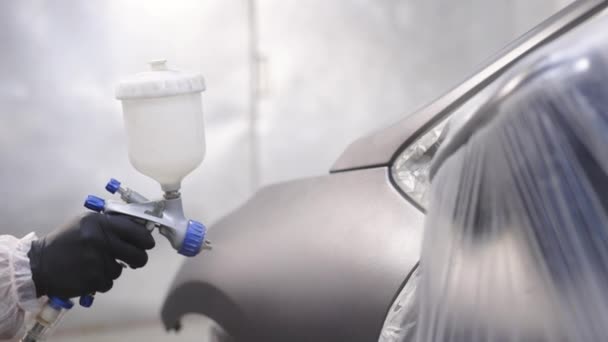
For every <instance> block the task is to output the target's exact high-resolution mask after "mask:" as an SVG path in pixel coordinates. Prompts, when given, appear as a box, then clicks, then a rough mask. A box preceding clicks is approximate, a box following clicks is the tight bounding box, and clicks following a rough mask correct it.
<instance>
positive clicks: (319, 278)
mask: <svg viewBox="0 0 608 342" xmlns="http://www.w3.org/2000/svg"><path fill="white" fill-rule="evenodd" d="M387 172H388V170H387V168H377V169H368V170H361V171H353V172H345V173H340V174H333V175H328V176H323V177H317V178H310V179H303V180H298V181H293V182H288V183H283V184H279V185H275V186H270V187H267V188H264V189H263V190H261V191H260V192H258V193H257V195H256V196H255V197H254V198H253V199H252V200H251V201H249V202H248V203H247V204H245V205H244V206H243V207H242V208H241V209H239V210H237V211H235V212H234V213H233V214H231V215H230V216H228V217H226V218H225V219H223V220H222V221H221V222H220V223H219V224H217V225H215V226H214V227H213V228H212V229H210V232H209V239H210V240H211V241H213V250H211V251H208V252H206V253H202V254H201V255H200V256H199V257H197V258H195V259H190V260H188V261H186V262H185V263H184V265H183V266H182V269H181V271H180V272H179V273H178V276H177V277H176V280H175V282H174V284H173V287H172V289H171V291H170V292H169V296H168V298H167V300H166V302H165V304H164V307H163V310H162V319H163V321H164V323H165V325H166V326H167V327H168V328H172V327H175V326H176V324H177V323H178V321H179V320H180V318H181V317H182V316H183V315H184V314H187V313H201V314H204V315H207V316H209V317H210V318H212V319H213V320H215V321H217V322H218V323H219V324H220V325H222V326H223V327H224V328H225V329H226V330H227V331H228V333H230V334H232V335H233V336H234V337H235V339H236V340H237V341H252V340H255V341H262V340H263V341H353V342H354V341H372V340H376V339H377V338H378V335H379V333H380V329H381V327H382V324H383V321H384V318H385V315H386V312H387V310H388V308H389V306H390V304H391V301H392V300H393V298H394V295H395V293H396V292H397V291H398V289H399V286H400V285H401V283H402V282H403V280H404V279H405V277H406V276H407V275H408V273H409V272H410V271H411V270H412V268H413V267H414V265H415V264H416V262H417V261H418V256H419V253H420V244H421V238H422V226H423V219H424V217H423V214H422V213H421V212H419V211H418V210H417V209H415V208H414V207H413V206H412V205H410V204H409V203H408V202H407V201H406V200H404V199H403V198H402V197H401V196H400V195H399V194H398V193H397V191H395V189H394V188H393V186H392V185H391V184H390V182H389V180H388V175H387Z"/></svg>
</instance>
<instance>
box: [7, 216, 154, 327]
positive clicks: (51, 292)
mask: <svg viewBox="0 0 608 342" xmlns="http://www.w3.org/2000/svg"><path fill="white" fill-rule="evenodd" d="M152 247H154V239H153V238H152V235H151V234H150V233H149V232H148V230H147V229H146V228H145V227H144V226H143V225H141V224H138V223H135V222H134V221H132V220H131V219H129V218H128V217H125V216H117V215H106V214H89V215H86V216H84V217H82V218H79V219H77V220H75V221H73V222H71V223H70V224H68V225H66V226H64V227H62V228H60V229H58V230H56V231H54V232H52V233H50V234H49V235H47V236H45V237H43V238H40V239H37V238H36V237H35V235H34V234H30V235H28V236H26V237H25V238H23V239H21V240H19V239H16V238H14V237H12V236H8V235H4V236H0V338H10V337H12V336H14V334H15V333H17V332H18V330H19V328H20V327H21V325H22V324H23V316H24V311H33V310H35V309H36V308H37V306H38V298H39V297H41V296H49V297H50V296H53V297H59V298H73V297H79V296H82V295H86V294H90V293H93V292H106V291H109V290H110V289H111V288H112V286H113V281H114V280H115V279H117V278H118V277H119V276H120V274H121V273H122V266H121V264H120V263H119V261H122V262H124V263H126V264H128V265H129V266H131V267H132V268H139V267H143V266H144V265H145V264H146V262H147V261H148V255H147V253H146V250H147V249H150V248H152Z"/></svg>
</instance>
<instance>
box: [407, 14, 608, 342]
mask: <svg viewBox="0 0 608 342" xmlns="http://www.w3.org/2000/svg"><path fill="white" fill-rule="evenodd" d="M606 24H607V22H606V20H605V19H603V20H602V21H601V22H600V23H596V25H593V26H591V27H588V28H585V30H582V31H581V32H576V34H575V35H573V36H572V37H570V38H569V39H566V40H565V41H560V42H556V43H554V44H552V45H551V46H550V47H549V48H548V49H544V50H543V51H541V52H542V53H540V54H537V55H535V57H534V58H529V59H528V60H527V63H524V64H523V65H522V66H521V67H520V68H519V71H520V73H521V74H520V75H519V76H516V77H515V79H517V80H518V81H517V82H516V83H513V80H511V82H510V83H505V87H504V88H503V89H502V92H501V91H499V92H498V93H497V95H496V96H495V97H494V98H492V99H491V100H490V101H489V102H488V103H487V104H486V105H484V106H483V107H482V108H481V109H480V111H479V112H478V113H477V114H476V115H485V116H487V118H488V119H487V120H481V121H477V126H475V127H473V126H469V127H466V126H465V127H464V128H462V129H461V130H464V133H462V134H460V137H463V136H466V139H465V140H463V141H460V142H458V141H457V140H458V139H457V138H456V137H455V138H454V140H453V141H450V140H448V141H446V142H445V145H447V146H443V147H442V148H446V149H447V150H450V151H451V152H450V153H449V155H448V156H447V157H445V159H444V160H442V161H440V162H439V163H440V164H439V166H438V167H437V168H436V170H432V171H431V175H432V182H431V187H432V188H431V201H430V205H429V208H428V212H427V221H426V231H425V237H424V241H423V249H422V255H421V263H420V277H419V283H418V286H417V291H416V292H417V296H418V299H417V302H418V311H419V312H418V322H417V324H416V329H417V338H416V339H415V340H416V341H418V342H427V341H434V342H436V341H441V342H448V341H449V342H457V341H458V342H473V341H484V342H485V341H487V342H494V341H496V342H503V341H504V342H507V341H518V342H519V341H521V342H523V341H534V342H541V341H542V342H549V341H551V342H554V341H583V342H585V341H589V342H591V341H594V342H595V341H607V340H608V36H607V35H606V32H608V31H607V30H606V29H607V25H606ZM539 56H540V57H539ZM516 74H517V73H516ZM520 76H521V77H520ZM467 130H468V131H467ZM455 144H456V145H455ZM434 166H435V165H434ZM433 171H436V172H435V173H433Z"/></svg>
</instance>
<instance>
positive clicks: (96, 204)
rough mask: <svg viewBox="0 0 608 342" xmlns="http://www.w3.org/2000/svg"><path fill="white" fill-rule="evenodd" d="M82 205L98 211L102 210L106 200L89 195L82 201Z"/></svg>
mask: <svg viewBox="0 0 608 342" xmlns="http://www.w3.org/2000/svg"><path fill="white" fill-rule="evenodd" d="M84 206H85V207H86V208H87V209H91V210H93V211H96V212H98V213H100V212H102V211H103V209H104V208H105V206H106V201H105V200H104V199H103V198H99V197H97V196H93V195H89V196H88V197H87V199H86V201H84Z"/></svg>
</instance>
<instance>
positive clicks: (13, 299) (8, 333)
mask: <svg viewBox="0 0 608 342" xmlns="http://www.w3.org/2000/svg"><path fill="white" fill-rule="evenodd" d="M33 240H36V235H35V234H33V233H31V234H28V235H27V236H25V237H24V238H22V239H17V238H16V237H14V236H10V235H0V339H8V338H11V337H13V336H14V335H15V334H16V333H17V331H19V328H21V325H22V324H23V316H24V311H34V310H36V309H37V308H38V297H37V295H36V286H35V285H34V281H33V280H32V272H31V269H30V260H29V258H28V256H27V253H28V252H29V250H30V246H31V244H32V241H33Z"/></svg>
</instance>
